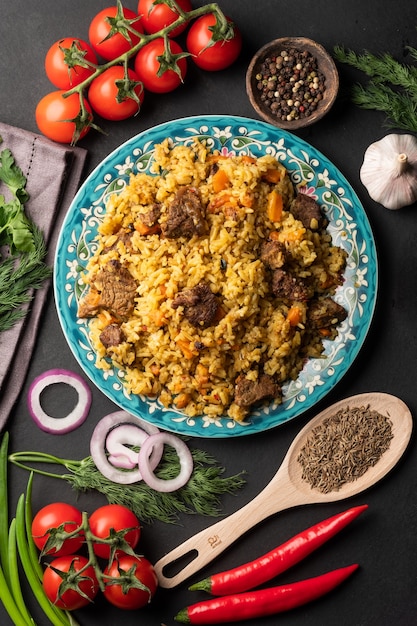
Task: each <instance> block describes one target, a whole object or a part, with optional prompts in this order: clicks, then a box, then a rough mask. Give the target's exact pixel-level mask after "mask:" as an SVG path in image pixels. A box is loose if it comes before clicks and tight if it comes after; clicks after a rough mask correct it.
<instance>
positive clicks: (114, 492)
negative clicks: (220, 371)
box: [9, 446, 245, 524]
mask: <svg viewBox="0 0 417 626" xmlns="http://www.w3.org/2000/svg"><path fill="white" fill-rule="evenodd" d="M191 454H192V456H193V461H194V469H193V473H192V476H191V478H190V480H189V481H188V483H187V484H186V485H185V486H184V487H182V488H181V489H178V490H177V491H174V492H171V493H161V492H158V491H155V490H153V489H151V488H150V487H148V485H146V484H145V483H144V482H143V481H142V482H138V483H135V484H133V485H121V484H118V483H114V482H112V481H111V480H109V479H107V478H105V477H104V476H103V475H102V474H101V472H100V471H99V470H98V469H97V467H96V465H95V464H94V461H93V459H92V457H91V456H88V457H86V458H85V459H82V460H81V461H73V460H69V459H61V458H59V457H55V456H53V455H50V454H47V453H43V452H16V453H13V454H11V455H10V457H9V460H10V461H11V462H12V463H14V464H15V465H18V466H19V467H22V468H24V469H26V470H29V471H33V472H35V473H38V474H42V475H44V476H51V477H53V478H60V479H63V480H66V481H67V482H68V483H69V484H71V486H72V487H73V488H74V489H75V490H76V491H79V492H83V493H84V492H88V491H93V490H94V491H98V492H100V493H102V494H103V495H104V496H105V497H106V498H107V501H108V502H109V503H110V504H122V505H124V506H126V507H128V508H129V509H130V510H132V511H133V512H134V513H135V514H136V515H137V516H138V518H139V519H140V520H141V521H142V522H143V523H148V524H149V523H151V522H154V521H156V520H158V521H160V522H165V523H167V524H172V523H175V522H176V521H178V519H179V515H180V514H182V513H187V514H199V515H205V516H208V517H217V516H219V515H221V496H222V495H224V494H231V495H233V494H235V493H236V491H237V490H238V489H241V488H242V487H243V486H244V485H245V480H244V478H243V474H244V472H240V473H239V474H235V475H233V476H223V474H224V471H225V469H224V468H223V467H221V466H220V465H219V464H218V463H217V461H216V459H215V458H214V457H213V456H211V455H210V454H208V453H207V452H205V451H204V450H198V449H191ZM27 463H30V464H33V463H35V464H36V463H44V464H45V463H46V464H56V465H61V466H63V467H65V468H66V469H67V470H68V471H69V473H67V474H54V473H51V472H49V471H44V470H42V469H38V468H35V467H33V465H27ZM178 472H179V461H178V457H177V455H176V452H175V450H173V449H172V448H170V447H169V446H167V447H166V449H165V451H164V455H163V458H162V460H161V463H160V464H159V466H158V470H157V475H158V476H159V477H160V478H164V479H169V478H174V477H175V476H176V475H177V474H178Z"/></svg>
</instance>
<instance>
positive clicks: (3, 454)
mask: <svg viewBox="0 0 417 626" xmlns="http://www.w3.org/2000/svg"><path fill="white" fill-rule="evenodd" d="M8 449H9V433H7V432H6V433H5V434H4V435H3V439H2V441H1V445H0V503H1V504H0V562H1V567H2V570H3V575H4V578H5V580H6V582H7V583H9V581H10V575H9V562H8V558H7V553H8V549H9V546H8V532H9V506H8V496H7V457H8Z"/></svg>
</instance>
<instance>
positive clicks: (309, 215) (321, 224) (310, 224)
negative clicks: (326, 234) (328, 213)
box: [290, 193, 327, 230]
mask: <svg viewBox="0 0 417 626" xmlns="http://www.w3.org/2000/svg"><path fill="white" fill-rule="evenodd" d="M290 211H291V213H292V214H293V215H294V217H295V219H297V220H300V222H301V223H302V225H303V226H305V228H309V229H310V230H319V229H320V228H325V227H326V226H327V220H326V218H325V217H324V215H323V213H322V212H321V209H320V206H319V205H318V204H317V202H316V201H315V200H314V198H312V197H311V196H307V195H306V194H305V193H299V194H298V195H297V196H296V197H295V198H294V200H293V201H292V202H291V206H290Z"/></svg>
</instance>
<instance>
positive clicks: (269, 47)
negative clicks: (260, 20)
mask: <svg viewBox="0 0 417 626" xmlns="http://www.w3.org/2000/svg"><path fill="white" fill-rule="evenodd" d="M291 50H295V51H297V53H299V54H300V55H301V54H304V55H305V56H306V55H311V57H313V59H314V60H315V63H316V65H317V74H318V77H319V79H320V81H321V82H322V83H323V84H322V88H321V91H322V93H321V94H320V95H319V96H318V97H319V98H321V99H319V100H317V101H316V102H314V100H315V99H316V98H317V90H316V91H311V92H310V93H308V91H309V90H308V85H307V81H304V84H303V85H302V86H301V87H299V88H300V89H305V92H304V97H305V98H309V97H313V102H312V103H306V104H308V105H309V107H310V111H309V113H307V112H306V109H307V107H305V106H303V103H302V101H301V102H298V100H296V99H295V98H297V95H298V91H297V92H295V93H294V95H292V97H290V98H289V99H287V97H284V96H283V95H280V94H279V92H278V91H273V90H272V89H271V88H268V87H266V86H263V87H262V89H260V88H259V87H258V85H259V84H260V83H262V79H260V75H261V74H262V75H263V76H265V75H268V76H269V78H272V76H273V73H269V72H267V74H265V73H264V72H262V65H263V63H264V62H265V60H266V59H268V58H269V59H272V57H278V56H280V55H281V52H282V51H286V52H289V51H291ZM296 60H297V58H296ZM300 62H301V63H302V59H301V60H300ZM277 75H279V70H278V74H277ZM292 80H294V83H292V84H295V82H297V80H296V79H292ZM266 82H269V81H266ZM283 82H284V83H285V84H287V82H288V81H287V82H286V81H283ZM264 83H265V81H264ZM270 84H273V82H272V83H271V82H270ZM283 89H284V90H287V93H288V90H289V89H290V86H288V88H287V87H283ZM263 90H265V93H264V94H263ZM338 90H339V74H338V72H337V69H336V65H335V63H334V61H333V59H332V57H331V56H330V55H329V54H328V53H327V51H326V50H325V49H324V48H323V46H321V45H320V44H318V43H316V42H315V41H312V40H311V39H307V38H305V37H282V38H281V39H274V40H273V41H271V42H269V43H267V44H266V45H265V46H263V47H262V48H260V50H258V52H257V53H256V54H255V55H254V57H253V58H252V60H251V62H250V64H249V67H248V69H247V72H246V91H247V94H248V96H249V100H250V102H251V104H252V106H253V108H254V109H255V111H256V112H257V113H258V115H259V116H260V117H262V118H263V119H264V120H265V121H267V122H269V123H270V124H273V125H274V126H278V127H279V128H284V129H285V130H289V131H292V130H297V129H298V128H304V127H306V126H310V125H311V124H314V123H315V122H317V121H318V120H320V119H321V118H322V117H323V116H324V115H326V113H328V111H329V110H330V109H331V107H332V106H333V103H334V101H335V99H336V96H337V93H338ZM267 91H268V92H269V94H271V93H273V94H274V95H273V97H272V98H269V104H268V103H265V101H264V99H265V98H266V99H267V100H268V96H267V95H266V92H267ZM300 93H302V92H300ZM261 96H262V97H261ZM288 102H290V103H291V102H292V104H291V106H289V105H288V104H287V103H288ZM271 103H274V104H273V105H272V109H271ZM294 103H295V104H294ZM297 103H298V106H297ZM284 107H286V108H284ZM277 108H278V110H276V109H277ZM288 116H291V119H287V118H288ZM283 118H284V119H283Z"/></svg>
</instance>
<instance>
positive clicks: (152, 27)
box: [138, 0, 193, 37]
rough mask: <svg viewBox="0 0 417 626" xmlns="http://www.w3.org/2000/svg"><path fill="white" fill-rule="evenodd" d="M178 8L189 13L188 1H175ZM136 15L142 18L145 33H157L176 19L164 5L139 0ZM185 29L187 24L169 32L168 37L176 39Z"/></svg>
mask: <svg viewBox="0 0 417 626" xmlns="http://www.w3.org/2000/svg"><path fill="white" fill-rule="evenodd" d="M177 4H178V6H179V7H180V8H181V9H182V10H183V11H187V12H188V11H191V10H192V8H193V7H192V6H191V2H190V0H177ZM138 13H139V15H140V16H141V17H142V25H143V28H144V30H145V32H146V33H149V34H153V33H157V32H158V31H159V30H161V29H162V28H165V26H169V25H170V24H172V23H173V22H175V20H177V19H178V13H176V12H175V11H173V10H172V9H170V8H169V6H167V5H166V4H155V2H154V0H139V2H138ZM186 28H187V22H185V23H184V24H182V25H181V26H177V28H174V29H173V30H171V31H170V33H169V36H170V37H177V36H178V35H179V34H181V33H182V32H183V31H184V30H185V29H186Z"/></svg>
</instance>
